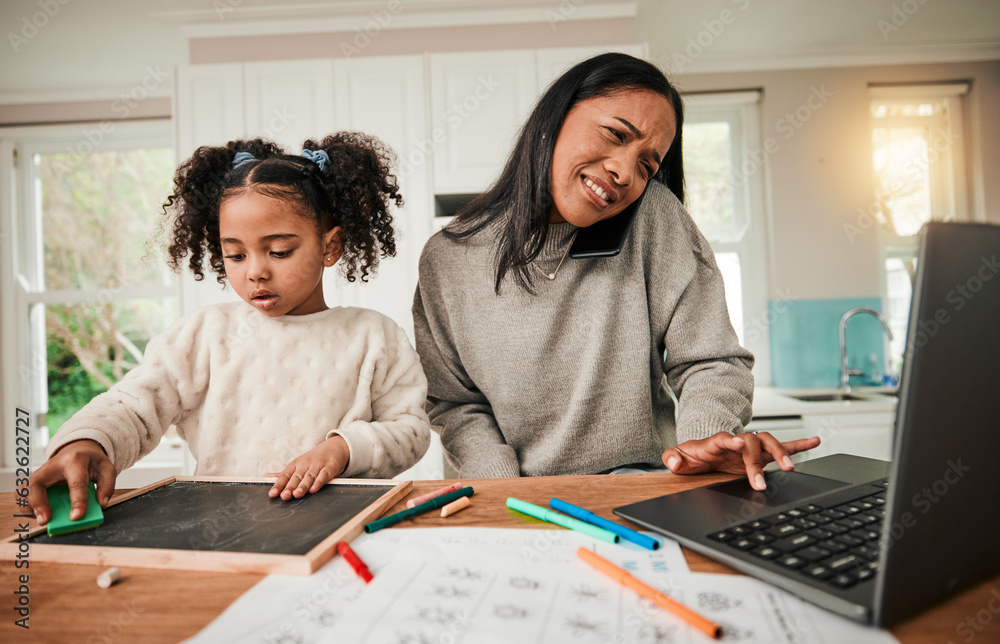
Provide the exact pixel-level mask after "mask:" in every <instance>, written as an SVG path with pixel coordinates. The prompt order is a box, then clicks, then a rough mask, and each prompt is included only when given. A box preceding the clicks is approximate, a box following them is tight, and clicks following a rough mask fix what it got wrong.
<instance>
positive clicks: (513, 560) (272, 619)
mask: <svg viewBox="0 0 1000 644" xmlns="http://www.w3.org/2000/svg"><path fill="white" fill-rule="evenodd" d="M647 534H649V536H652V537H654V538H656V539H658V540H659V541H660V543H661V544H662V545H661V547H660V548H659V549H657V550H655V551H652V550H646V549H645V548H640V547H639V546H636V545H634V544H632V543H628V542H622V543H621V544H619V545H614V544H610V543H605V542H602V541H597V540H596V539H592V538H590V537H587V536H586V535H582V534H580V533H577V532H573V531H570V530H563V529H554V530H547V529H539V530H522V529H517V528H393V529H391V530H380V531H378V532H376V533H374V534H362V535H360V536H359V537H358V538H357V539H355V540H354V541H353V542H351V547H352V548H353V549H354V551H355V552H357V553H358V556H359V557H361V559H362V560H363V561H364V562H365V563H366V564H367V565H368V568H369V569H370V570H371V571H372V574H373V575H375V578H376V579H380V578H381V577H382V575H383V574H385V571H386V570H388V569H389V568H390V564H392V562H393V560H394V559H396V557H397V555H398V554H400V552H401V549H402V547H403V545H404V544H407V545H408V546H410V545H412V546H413V547H415V548H416V547H419V545H420V544H424V547H423V550H422V551H425V552H426V551H427V550H426V549H427V548H434V547H439V548H441V549H443V551H445V552H450V550H451V549H452V548H468V549H472V552H473V553H474V554H479V555H483V556H488V555H494V556H497V557H500V558H501V559H503V560H505V561H507V562H509V563H510V564H511V565H516V566H523V567H528V568H530V567H533V566H538V565H541V564H547V565H552V566H555V567H556V569H557V570H558V569H559V568H563V567H565V568H575V567H577V566H579V565H581V562H579V561H577V557H576V549H577V548H578V547H580V546H584V547H586V548H589V549H591V550H593V551H594V552H596V553H598V554H599V555H601V556H602V557H604V558H605V559H608V560H609V561H613V562H614V563H616V564H618V565H619V566H622V567H623V568H625V569H627V570H629V571H631V572H632V573H634V574H636V575H638V576H640V577H642V578H643V579H646V580H649V579H651V578H656V577H658V576H662V575H665V574H670V573H684V572H687V571H688V567H687V563H686V561H685V560H684V555H683V553H682V552H681V549H680V546H679V545H678V544H677V542H675V541H672V540H670V539H664V538H663V537H660V536H657V535H653V534H651V533H647ZM431 552H433V550H431ZM372 583H374V582H372ZM368 588H370V585H366V584H365V583H364V582H363V581H362V580H361V579H360V578H359V577H358V576H357V575H356V574H355V572H354V571H353V570H351V568H350V567H349V566H348V565H347V563H346V562H345V561H344V559H343V558H342V557H334V558H333V559H332V560H331V561H330V562H329V563H328V564H326V565H325V566H323V567H322V568H320V569H319V570H318V571H316V572H315V573H314V574H312V575H310V576H309V577H293V576H287V575H269V576H268V577H266V578H265V579H263V580H262V581H261V582H260V583H258V584H257V585H255V586H254V587H253V588H251V589H250V590H248V591H247V592H246V593H244V594H243V596H241V597H240V598H239V599H238V600H236V601H235V602H233V604H232V605H230V606H229V608H227V609H226V610H225V611H224V612H223V613H222V614H221V615H220V616H219V617H218V618H216V619H215V620H214V621H213V622H212V623H211V624H209V625H208V626H207V627H205V628H204V629H202V631H201V632H200V633H198V634H197V635H196V636H195V637H193V638H191V639H189V640H186V641H187V643H188V644H222V643H226V642H241V643H242V642H249V643H254V642H256V643H260V644H318V642H320V641H322V639H323V637H324V633H325V632H326V631H327V630H328V629H329V628H330V627H332V626H334V625H335V624H337V623H338V621H339V620H340V618H341V617H342V616H344V615H347V614H350V615H351V619H352V620H353V618H354V604H355V603H356V602H357V601H358V599H359V597H361V595H362V593H363V592H364V593H366V592H367V589H368ZM340 641H342V642H350V640H349V639H345V640H340ZM370 641H376V640H370ZM419 641H420V640H415V642H419ZM466 641H468V642H472V641H474V640H466Z"/></svg>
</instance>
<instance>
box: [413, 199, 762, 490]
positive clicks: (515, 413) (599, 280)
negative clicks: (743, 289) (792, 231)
mask: <svg viewBox="0 0 1000 644" xmlns="http://www.w3.org/2000/svg"><path fill="white" fill-rule="evenodd" d="M576 230H577V229H576V228H575V227H574V226H572V225H571V224H568V223H566V224H554V225H550V226H549V234H548V238H547V240H546V243H545V247H544V248H543V250H542V252H541V254H540V255H539V256H538V258H536V260H535V262H534V263H535V264H536V265H537V268H538V269H540V270H538V271H536V275H535V276H534V277H537V278H538V279H535V280H534V287H535V291H536V292H535V294H534V295H532V294H530V293H528V292H526V291H525V290H524V289H523V288H520V287H519V286H518V285H517V284H516V283H515V282H514V281H513V279H512V278H511V277H510V276H509V275H508V276H507V278H505V281H504V284H503V288H502V289H501V293H500V295H497V294H496V293H495V292H494V268H493V266H494V263H493V246H492V243H493V241H494V239H495V232H494V228H493V227H487V228H486V229H484V230H483V231H480V232H479V233H477V234H475V235H473V236H472V237H470V238H467V239H465V240H463V241H455V240H451V239H449V238H448V237H446V236H445V235H443V234H442V233H440V232H439V233H437V234H435V235H434V236H433V237H432V238H431V239H430V240H429V241H428V242H427V245H426V246H425V247H424V251H423V253H422V255H421V258H420V278H419V283H418V285H417V292H416V296H415V298H414V303H413V321H414V330H415V334H416V345H417V352H418V353H419V355H420V359H421V362H422V364H423V367H424V370H425V372H426V374H427V380H428V405H427V410H428V414H429V415H430V419H431V423H432V425H433V426H434V427H433V429H435V430H436V431H438V432H439V433H440V434H441V440H442V443H443V445H444V449H445V453H446V454H447V457H448V459H449V461H450V462H451V464H452V465H453V466H455V468H456V469H457V470H458V472H459V475H460V476H461V477H462V478H486V477H503V476H519V475H525V476H547V475H560V474H591V473H599V472H605V471H608V470H610V469H613V468H616V467H620V466H623V465H630V464H639V463H647V464H659V463H660V457H661V454H662V453H663V450H665V449H666V448H668V447H671V446H673V445H676V444H678V443H679V442H683V441H687V440H691V439H697V438H705V437H707V436H711V435H712V434H715V433H717V432H719V431H734V432H735V431H740V430H741V429H742V427H743V426H744V425H745V424H746V423H747V422H749V420H750V415H751V400H752V398H753V376H752V374H751V372H750V369H751V367H752V366H753V356H752V355H751V354H750V353H749V352H748V351H746V350H745V349H743V348H742V347H741V346H740V345H739V343H738V341H737V338H736V334H735V333H734V331H733V329H732V325H731V324H730V322H729V315H728V312H727V309H726V301H725V296H724V291H723V283H722V275H721V274H720V273H719V269H718V267H717V266H716V263H715V258H714V254H713V252H712V249H711V248H710V247H709V244H708V242H707V241H706V240H705V238H704V237H703V236H702V235H701V233H700V232H698V229H697V228H696V227H695V224H694V222H693V221H692V220H691V217H690V215H688V213H687V211H686V210H685V209H684V207H683V205H682V204H681V203H680V202H679V201H678V200H677V198H676V197H675V196H674V195H673V193H671V192H670V191H669V190H668V189H667V188H666V187H665V186H663V185H662V184H659V183H657V182H653V183H652V184H651V185H650V186H649V188H648V189H647V191H646V197H645V199H644V201H643V203H642V205H641V207H640V209H639V212H638V213H637V215H636V221H635V223H634V225H633V227H632V231H631V232H630V233H629V236H628V238H627V239H626V241H625V244H624V247H623V248H622V251H621V253H620V254H619V255H617V256H615V257H610V258H594V259H572V258H567V259H566V260H565V261H564V262H563V263H562V266H561V267H560V268H559V270H558V272H557V273H556V278H555V279H554V280H551V281H550V280H549V279H547V278H546V277H545V276H544V275H543V272H544V273H551V272H553V271H554V270H555V269H556V266H557V265H558V263H559V261H560V259H561V258H562V257H563V256H564V253H565V251H566V250H567V247H568V245H569V244H570V243H571V242H572V238H573V235H574V234H575V232H576ZM664 356H665V359H664ZM664 375H665V376H666V383H667V384H669V386H670V388H671V389H672V390H673V392H674V393H675V394H676V396H677V399H678V402H679V406H678V409H677V414H676V419H675V413H674V411H675V410H674V404H673V401H672V400H671V398H670V395H669V393H668V391H667V390H666V387H665V384H664Z"/></svg>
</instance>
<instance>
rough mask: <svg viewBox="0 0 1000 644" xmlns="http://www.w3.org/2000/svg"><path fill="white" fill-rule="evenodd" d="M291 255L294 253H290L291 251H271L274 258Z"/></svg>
mask: <svg viewBox="0 0 1000 644" xmlns="http://www.w3.org/2000/svg"><path fill="white" fill-rule="evenodd" d="M291 254H292V251H290V250H275V251H271V255H273V256H274V257H288V256H289V255H291Z"/></svg>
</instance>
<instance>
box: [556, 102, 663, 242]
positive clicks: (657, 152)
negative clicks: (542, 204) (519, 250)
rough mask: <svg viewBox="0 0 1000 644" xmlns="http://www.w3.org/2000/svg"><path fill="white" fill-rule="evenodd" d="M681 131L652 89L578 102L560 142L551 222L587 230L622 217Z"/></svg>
mask: <svg viewBox="0 0 1000 644" xmlns="http://www.w3.org/2000/svg"><path fill="white" fill-rule="evenodd" d="M676 129H677V120H676V118H675V116H674V108H673V106H672V105H671V104H670V101H669V100H667V98H666V97H665V96H663V95H662V94H658V93H656V92H652V91H649V90H643V89H635V90H626V91H622V92H618V93H616V94H612V95H611V96H598V97H594V98H589V99H587V100H585V101H581V102H579V103H578V104H577V105H576V106H575V107H573V109H571V110H570V111H569V113H568V114H567V115H566V118H565V120H564V121H563V125H562V128H561V129H560V130H559V136H558V138H556V147H555V151H554V152H553V157H552V201H553V202H552V210H551V212H550V213H549V222H550V223H554V224H556V223H562V222H564V221H568V222H569V223H571V224H573V225H574V226H578V227H581V228H583V227H586V226H590V225H592V224H595V223H597V222H598V221H601V220H602V219H608V218H609V217H613V216H615V215H617V214H618V213H620V212H621V211H622V210H624V209H625V208H626V206H628V205H629V204H631V203H632V202H633V201H635V200H636V199H638V198H639V195H641V194H642V191H643V190H644V189H645V188H646V182H648V181H649V180H650V178H652V176H653V175H655V174H656V171H657V170H658V169H659V167H660V162H661V161H662V160H663V158H664V157H665V156H666V154H667V150H668V149H669V148H670V143H671V141H673V140H674V132H675V131H676Z"/></svg>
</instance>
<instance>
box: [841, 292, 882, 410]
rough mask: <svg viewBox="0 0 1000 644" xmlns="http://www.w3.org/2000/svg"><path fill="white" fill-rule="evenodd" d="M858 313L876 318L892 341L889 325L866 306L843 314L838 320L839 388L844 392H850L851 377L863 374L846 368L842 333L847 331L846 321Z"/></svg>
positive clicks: (844, 343) (858, 370) (845, 347)
mask: <svg viewBox="0 0 1000 644" xmlns="http://www.w3.org/2000/svg"><path fill="white" fill-rule="evenodd" d="M858 313H871V314H872V315H874V316H875V317H876V318H878V321H879V322H881V323H882V328H883V329H885V334H886V335H887V336H889V339H890V340H892V331H890V330H889V323H888V322H886V319H885V317H884V316H883V315H882V314H881V313H879V312H878V311H876V310H875V309H872V308H868V307H867V306H859V307H857V308H853V309H851V310H850V311H848V312H847V313H844V316H843V317H842V318H840V386H841V387H842V388H843V389H844V391H845V392H850V391H851V385H850V380H851V376H863V375H864V372H863V371H862V370H861V369H848V368H847V336H846V335H845V333H844V331H846V330H847V321H848V320H850V319H851V317H853V316H855V315H857V314H858Z"/></svg>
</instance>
